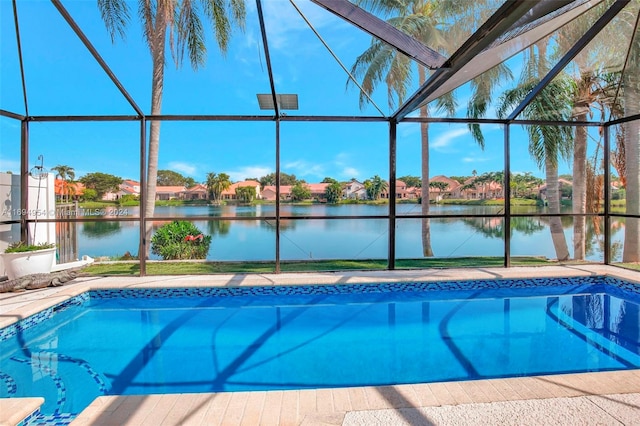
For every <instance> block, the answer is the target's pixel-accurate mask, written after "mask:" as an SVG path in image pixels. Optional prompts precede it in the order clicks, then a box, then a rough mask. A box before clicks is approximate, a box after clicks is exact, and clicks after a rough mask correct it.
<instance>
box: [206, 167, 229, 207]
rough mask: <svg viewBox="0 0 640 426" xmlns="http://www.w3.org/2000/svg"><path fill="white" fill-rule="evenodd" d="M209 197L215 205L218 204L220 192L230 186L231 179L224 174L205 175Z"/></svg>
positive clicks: (211, 173)
mask: <svg viewBox="0 0 640 426" xmlns="http://www.w3.org/2000/svg"><path fill="white" fill-rule="evenodd" d="M205 185H206V187H207V192H208V195H209V197H210V198H211V199H212V200H213V201H214V202H216V203H219V202H220V198H221V195H222V192H223V191H225V190H227V189H229V187H230V186H231V177H230V176H229V175H228V174H226V173H213V172H210V173H207V180H206V182H205Z"/></svg>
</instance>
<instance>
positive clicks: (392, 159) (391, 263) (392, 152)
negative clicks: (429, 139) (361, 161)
mask: <svg viewBox="0 0 640 426" xmlns="http://www.w3.org/2000/svg"><path fill="white" fill-rule="evenodd" d="M397 126H398V123H397V122H396V121H395V120H390V121H389V255H388V259H387V268H388V269H390V270H393V269H396V135H397Z"/></svg>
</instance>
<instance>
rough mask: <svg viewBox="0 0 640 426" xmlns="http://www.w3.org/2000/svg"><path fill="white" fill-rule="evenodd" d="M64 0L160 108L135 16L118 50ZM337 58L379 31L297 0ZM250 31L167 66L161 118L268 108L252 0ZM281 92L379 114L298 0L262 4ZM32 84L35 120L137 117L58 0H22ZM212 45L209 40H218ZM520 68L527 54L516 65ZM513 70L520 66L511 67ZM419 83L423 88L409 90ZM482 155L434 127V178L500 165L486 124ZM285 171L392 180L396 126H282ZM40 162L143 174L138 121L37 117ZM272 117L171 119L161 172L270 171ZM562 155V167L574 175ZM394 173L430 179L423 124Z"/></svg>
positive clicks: (403, 147)
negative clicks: (261, 97)
mask: <svg viewBox="0 0 640 426" xmlns="http://www.w3.org/2000/svg"><path fill="white" fill-rule="evenodd" d="M63 4H64V6H65V7H66V8H67V9H68V11H69V12H70V13H71V15H72V16H73V18H74V20H75V21H76V22H77V23H78V25H79V26H80V28H81V29H82V30H83V31H84V32H85V34H86V35H87V36H88V38H89V40H91V42H92V43H93V44H94V46H95V47H96V48H97V50H98V51H99V52H100V54H101V56H102V57H103V58H104V60H105V61H106V63H107V64H108V65H109V66H110V68H111V69H112V70H113V71H114V73H115V74H116V76H117V77H118V79H119V80H120V81H121V83H122V84H123V86H124V87H125V89H126V90H127V91H128V92H129V93H130V95H131V96H132V97H133V99H134V100H135V102H136V103H137V104H138V105H139V106H140V108H142V109H143V110H144V111H145V112H148V111H149V109H150V94H151V90H150V82H151V74H150V69H151V61H150V54H149V52H148V50H147V47H146V45H145V43H144V41H143V39H142V32H141V29H140V27H139V25H138V24H137V21H136V4H135V2H132V3H131V5H132V15H133V19H132V21H131V23H130V26H129V30H128V36H127V39H126V40H125V41H122V40H117V41H116V43H115V44H113V43H112V42H111V40H110V38H109V37H108V34H107V32H106V29H105V27H104V24H103V23H102V21H101V19H100V15H99V13H98V10H97V6H96V2H95V1H93V0H65V1H63ZM296 4H297V5H298V6H299V7H300V9H301V10H302V11H303V13H304V14H305V16H306V17H307V18H308V19H309V21H310V22H311V23H312V24H313V26H314V28H315V29H316V30H317V31H318V32H319V33H320V35H321V36H322V37H323V39H324V40H325V41H326V43H327V44H328V45H329V46H330V48H331V49H332V51H333V52H334V53H335V54H336V55H337V56H338V57H339V59H340V61H342V63H343V64H344V65H345V66H346V67H347V68H350V67H351V65H352V64H353V63H354V61H355V58H356V57H357V55H358V54H360V53H361V52H362V51H364V50H365V49H366V48H367V46H368V44H369V42H370V37H369V36H368V35H367V34H365V33H363V32H362V31H360V30H359V29H357V28H355V27H353V26H351V25H350V24H348V23H346V22H344V21H342V20H340V19H338V18H336V17H334V16H333V15H331V14H330V13H329V12H327V11H325V10H324V9H321V8H319V7H318V6H316V5H314V4H312V3H310V2H308V1H302V0H299V1H296ZM247 7H248V15H247V27H246V31H245V33H244V34H242V33H239V32H236V33H235V34H234V38H233V40H232V43H231V45H230V48H229V51H228V52H227V54H226V55H225V56H224V57H223V56H222V55H221V54H220V53H219V52H218V50H217V47H216V46H215V45H214V43H211V42H209V43H208V46H209V53H208V60H207V64H206V66H205V67H203V68H201V69H200V70H198V72H194V71H193V70H192V69H191V67H190V66H189V64H188V63H185V64H184V66H183V67H182V68H181V69H176V67H175V66H174V64H173V63H172V62H171V61H169V62H168V63H167V66H166V76H165V90H164V103H163V113H164V114H225V115H267V114H268V111H261V110H260V109H259V108H258V102H257V99H256V94H257V93H269V91H270V86H269V80H268V74H267V67H266V62H265V57H264V50H263V47H262V40H261V36H260V32H259V27H258V23H257V22H258V21H257V14H256V10H255V7H256V6H255V3H254V2H252V1H248V2H247ZM263 8H264V14H265V20H266V25H267V31H268V34H267V36H268V41H269V48H270V53H271V55H272V67H273V71H274V79H275V86H276V90H277V91H278V92H279V93H297V94H298V95H299V103H300V109H299V110H298V111H286V112H287V113H288V114H290V115H349V116H380V113H379V112H378V111H377V109H376V108H375V107H373V106H371V105H368V106H365V108H364V109H360V108H359V103H358V90H357V88H356V87H355V86H354V85H350V86H349V87H346V83H347V74H346V73H345V72H344V71H343V70H342V68H341V67H340V65H339V64H338V63H337V62H336V61H335V60H334V59H333V58H332V55H331V54H330V53H329V52H328V51H327V49H326V48H325V47H324V46H323V44H322V43H321V42H320V41H319V40H318V38H317V37H316V36H315V35H314V34H313V32H312V31H311V30H310V29H309V27H308V26H307V24H306V23H305V22H304V20H303V19H302V18H301V17H300V15H299V14H298V12H297V11H296V10H295V9H294V7H293V6H292V5H291V3H290V2H289V1H288V0H266V1H263ZM18 13H19V16H20V18H21V20H20V30H21V42H22V46H23V51H24V62H25V78H26V81H27V95H28V104H29V112H30V114H31V115H86V114H91V115H100V114H109V115H134V114H135V112H134V110H133V109H132V107H131V106H130V105H129V104H128V102H127V101H126V100H125V98H124V97H123V96H122V95H121V94H120V93H119V92H118V90H117V89H116V87H115V85H114V84H113V83H112V82H111V81H110V80H109V78H108V77H107V76H106V74H105V73H104V71H103V70H102V69H101V68H100V67H99V65H98V64H97V63H96V62H95V61H94V60H93V59H92V57H91V56H90V54H89V52H88V51H87V49H86V48H85V47H84V46H83V45H82V44H81V42H80V41H79V39H78V38H77V37H76V35H75V34H74V33H73V32H72V30H71V29H70V28H69V27H68V26H67V25H66V23H65V22H64V20H63V19H62V17H61V16H60V14H59V13H58V12H57V10H56V9H55V8H54V7H53V6H52V4H51V2H49V1H48V0H27V1H19V2H18ZM12 23H13V14H12V9H11V2H9V1H2V2H0V26H1V29H0V31H1V32H0V36H1V40H2V41H1V42H2V50H1V53H2V55H1V59H0V83H1V86H0V95H1V96H0V108H2V109H5V110H8V111H12V112H16V113H19V114H24V112H25V109H24V103H23V102H22V91H21V85H20V74H19V67H18V58H17V53H16V52H17V49H16V47H15V46H16V41H15V33H14V29H13V25H12ZM209 41H211V40H209ZM514 64H515V65H514V67H517V62H514ZM514 72H515V70H514ZM415 89H417V84H414V85H413V86H412V88H411V89H410V93H411V92H412V91H413V90H415ZM457 96H458V99H459V108H458V112H457V114H456V116H458V117H463V116H464V114H465V112H466V111H465V107H466V101H465V99H466V98H468V91H465V89H464V88H463V89H461V90H459V92H458V94H457ZM373 99H374V101H375V103H376V104H377V105H378V106H379V107H380V108H381V109H382V110H383V111H384V112H385V114H390V113H391V112H392V111H393V109H391V108H390V107H389V105H388V101H387V93H386V87H385V86H384V84H381V85H379V87H378V88H377V90H376V92H375V93H374V95H373ZM483 131H484V133H485V138H486V140H487V146H486V148H485V150H484V151H482V150H481V149H480V148H479V147H478V146H477V144H476V143H475V142H474V141H473V140H472V138H471V137H470V135H469V133H468V131H467V129H466V126H464V125H459V124H455V125H454V124H451V125H449V124H433V125H431V127H430V138H431V139H430V144H431V152H430V155H431V158H430V166H431V172H430V175H431V176H436V175H439V174H444V175H471V173H472V171H474V170H475V171H477V172H478V173H483V172H486V171H494V170H499V169H502V167H503V164H504V156H503V146H502V137H503V130H502V128H501V127H500V126H497V125H490V124H487V125H483ZM280 136H281V167H282V171H284V172H286V173H293V174H295V175H296V176H298V177H299V178H303V179H305V180H307V181H308V182H318V181H320V180H322V178H324V177H325V176H331V177H334V178H336V179H339V180H347V179H350V178H357V179H361V180H364V179H366V178H369V177H371V176H373V175H375V174H378V175H380V176H382V177H384V178H386V177H387V176H388V154H387V152H388V142H387V141H388V126H387V124H386V123H384V122H381V123H331V122H319V123H317V122H283V123H282V125H281V134H280ZM30 137H31V150H30V159H29V161H30V164H35V161H36V158H37V157H38V155H43V156H44V159H45V167H53V166H55V165H58V164H65V165H69V166H71V167H73V168H74V169H75V170H76V176H77V177H80V176H82V175H84V174H86V173H89V172H95V171H100V172H105V173H111V174H115V175H118V176H120V177H123V178H131V179H139V160H140V159H139V125H138V124H137V123H135V122H107V123H105V122H91V123H86V122H73V123H50V122H47V123H32V124H31V125H30ZM19 140H20V125H19V122H18V121H15V120H12V119H8V118H6V117H2V118H0V170H1V171H7V170H11V171H13V172H16V173H17V172H18V171H19ZM274 140H275V125H274V123H273V122H269V121H262V122H239V121H232V122H212V123H203V122H190V121H186V122H168V123H164V124H163V126H162V131H161V148H160V164H159V166H160V168H161V169H172V170H175V171H178V172H180V173H182V174H184V175H187V176H191V177H193V178H194V179H196V181H203V180H204V179H205V176H206V173H207V172H225V173H228V174H229V175H230V176H231V177H232V180H234V181H237V180H241V179H244V178H250V177H260V176H263V175H265V174H267V173H270V172H273V171H274V170H275V147H274ZM511 140H512V141H513V146H512V160H511V162H512V170H513V171H515V172H525V171H530V172H533V173H534V174H536V175H538V176H542V172H541V171H540V170H538V169H537V167H536V166H535V163H534V162H533V161H532V160H531V159H530V157H529V154H528V152H527V140H526V136H524V134H523V133H522V131H521V129H520V128H519V126H514V128H513V131H512V135H511ZM569 172H570V168H569V165H568V164H566V162H563V163H562V164H561V173H569ZM397 173H398V176H402V175H407V174H408V175H419V174H420V137H419V125H418V124H415V123H408V124H401V125H400V126H399V127H398V161H397Z"/></svg>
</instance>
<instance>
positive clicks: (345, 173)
mask: <svg viewBox="0 0 640 426" xmlns="http://www.w3.org/2000/svg"><path fill="white" fill-rule="evenodd" d="M340 176H341V177H344V178H347V179H351V178H356V179H357V178H358V177H359V176H360V171H359V170H358V169H356V168H355V167H345V168H344V170H342V171H341V172H340Z"/></svg>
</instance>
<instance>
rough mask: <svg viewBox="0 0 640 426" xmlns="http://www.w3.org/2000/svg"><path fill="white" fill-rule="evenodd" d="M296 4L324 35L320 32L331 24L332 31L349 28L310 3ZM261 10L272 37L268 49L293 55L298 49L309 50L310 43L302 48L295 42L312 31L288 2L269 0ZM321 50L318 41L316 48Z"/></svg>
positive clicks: (297, 1)
mask: <svg viewBox="0 0 640 426" xmlns="http://www.w3.org/2000/svg"><path fill="white" fill-rule="evenodd" d="M295 4H296V6H297V7H298V9H300V10H301V11H302V13H303V14H304V16H305V17H306V18H307V19H308V20H309V22H311V25H313V27H314V28H315V29H316V30H317V31H318V32H321V31H320V30H321V29H322V28H324V27H327V26H328V25H331V27H332V28H335V27H336V26H338V27H339V26H343V25H349V24H347V23H346V22H345V21H343V20H342V19H340V18H337V17H335V16H334V15H332V14H331V13H330V12H328V11H326V10H324V9H323V8H321V7H319V6H317V5H315V4H312V3H311V2H310V1H308V0H296V2H295ZM262 7H263V12H264V20H265V26H266V28H267V34H268V37H269V49H273V50H281V51H283V52H288V53H290V54H295V53H294V52H293V51H295V52H299V51H300V50H299V48H300V49H304V50H307V51H308V49H309V45H308V44H305V45H300V44H299V43H296V40H299V38H300V32H310V31H311V30H310V29H309V26H308V25H307V23H306V22H305V21H304V19H302V17H301V16H300V13H298V11H297V10H296V9H295V8H294V7H293V5H292V4H291V3H290V2H289V1H285V0H282V1H274V0H269V1H265V2H262ZM314 37H315V36H314ZM321 47H322V46H321V44H320V42H318V44H317V45H316V47H315V48H317V49H320V48H321ZM292 50H293V51H292Z"/></svg>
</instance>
